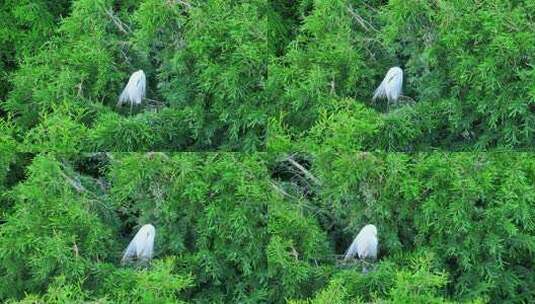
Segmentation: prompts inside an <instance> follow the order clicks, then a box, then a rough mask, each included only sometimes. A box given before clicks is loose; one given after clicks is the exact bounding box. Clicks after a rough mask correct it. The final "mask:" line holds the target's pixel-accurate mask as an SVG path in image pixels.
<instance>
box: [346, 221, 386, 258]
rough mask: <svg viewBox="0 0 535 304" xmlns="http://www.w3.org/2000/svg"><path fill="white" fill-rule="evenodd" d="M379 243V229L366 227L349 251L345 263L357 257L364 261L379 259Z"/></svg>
mask: <svg viewBox="0 0 535 304" xmlns="http://www.w3.org/2000/svg"><path fill="white" fill-rule="evenodd" d="M378 243H379V241H378V240H377V228H376V227H375V226H374V225H371V224H368V225H366V226H364V227H363V228H362V229H361V230H360V232H359V234H357V237H355V239H354V240H353V243H351V246H349V248H348V249H347V251H346V254H345V256H344V261H347V260H349V259H351V258H354V257H355V255H358V257H359V259H362V260H364V259H371V260H375V259H376V258H377V245H378Z"/></svg>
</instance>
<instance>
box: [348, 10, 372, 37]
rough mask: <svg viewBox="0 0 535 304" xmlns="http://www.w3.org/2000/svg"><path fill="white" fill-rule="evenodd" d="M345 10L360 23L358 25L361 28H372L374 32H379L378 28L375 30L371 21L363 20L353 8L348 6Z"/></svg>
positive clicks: (368, 29)
mask: <svg viewBox="0 0 535 304" xmlns="http://www.w3.org/2000/svg"><path fill="white" fill-rule="evenodd" d="M347 11H348V12H349V13H350V14H351V16H353V18H354V19H355V20H356V21H357V22H358V23H359V24H360V26H362V28H364V29H365V30H366V31H370V30H373V31H375V32H379V30H377V29H376V28H375V27H374V26H373V25H372V24H371V23H369V22H368V21H366V20H364V18H362V17H361V16H360V15H359V14H357V12H356V11H355V9H353V8H352V7H351V6H349V7H348V8H347Z"/></svg>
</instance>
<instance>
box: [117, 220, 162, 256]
mask: <svg viewBox="0 0 535 304" xmlns="http://www.w3.org/2000/svg"><path fill="white" fill-rule="evenodd" d="M155 236H156V229H155V228H154V226H152V225H151V224H147V225H143V227H141V228H140V229H139V231H138V232H137V233H136V235H135V236H134V238H133V239H132V241H131V242H130V244H128V247H127V248H126V250H125V251H124V255H123V258H122V260H121V263H123V264H124V263H126V262H130V261H132V260H134V259H137V260H138V261H140V262H143V263H145V262H148V261H149V260H150V259H152V253H153V250H154V237H155Z"/></svg>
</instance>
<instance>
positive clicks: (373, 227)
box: [362, 224, 377, 236]
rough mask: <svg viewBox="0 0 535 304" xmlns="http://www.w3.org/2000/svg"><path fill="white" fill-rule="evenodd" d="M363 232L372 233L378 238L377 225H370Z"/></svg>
mask: <svg viewBox="0 0 535 304" xmlns="http://www.w3.org/2000/svg"><path fill="white" fill-rule="evenodd" d="M362 230H364V231H367V232H369V233H372V234H373V235H375V236H377V227H375V225H372V224H368V225H366V226H364V228H362Z"/></svg>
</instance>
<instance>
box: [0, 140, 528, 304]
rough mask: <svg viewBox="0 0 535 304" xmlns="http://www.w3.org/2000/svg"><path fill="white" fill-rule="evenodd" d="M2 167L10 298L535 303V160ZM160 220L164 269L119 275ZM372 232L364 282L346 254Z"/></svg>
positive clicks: (83, 159)
mask: <svg viewBox="0 0 535 304" xmlns="http://www.w3.org/2000/svg"><path fill="white" fill-rule="evenodd" d="M3 155H5V156H6V158H5V159H6V161H5V162H4V163H2V165H3V166H4V167H3V168H4V169H3V170H4V172H6V170H7V173H6V174H5V175H4V176H6V177H8V178H4V180H3V181H2V185H3V191H4V194H3V201H2V202H3V205H2V207H3V210H2V218H1V219H0V282H2V283H0V299H1V300H2V301H4V302H7V301H12V302H13V301H23V303H24V301H25V302H26V303H32V301H33V302H34V303H40V302H52V303H53V302H58V303H59V302H61V301H64V302H84V301H87V302H91V301H95V302H99V303H100V302H104V303H108V302H109V303H129V302H130V303H131V302H141V303H168V302H179V301H186V300H187V301H190V302H194V303H229V302H240V303H259V302H268V303H281V302H285V301H294V302H295V303H306V301H308V302H311V303H327V302H329V301H330V302H334V303H354V302H357V303H360V302H362V303H368V302H388V303H429V302H431V303H442V302H477V303H480V302H481V303H482V302H492V303H495V302H514V303H516V302H531V301H532V300H533V299H534V298H535V294H534V293H533V290H535V288H534V287H535V281H534V280H533V276H532V275H531V274H532V272H533V271H534V269H533V263H532V256H533V252H534V251H535V238H534V235H535V225H534V223H535V220H534V219H535V212H534V211H533V210H535V208H533V207H534V206H535V188H534V186H533V185H535V161H534V158H533V154H530V153H514V154H511V153H419V154H403V153H369V152H348V151H345V150H337V149H319V150H316V151H311V152H310V153H303V152H302V153H299V154H291V155H287V154H283V153H278V154H275V153H254V154H246V153H177V154H165V153H162V152H150V153H105V152H103V153H89V154H80V153H76V154H68V153H61V154H38V155H32V154H18V153H9V152H7V153H4V154H3ZM2 159H4V158H2ZM6 168H7V169H6ZM21 168H22V169H23V170H25V171H26V175H25V176H21V174H20V173H16V172H18V171H20V170H21ZM14 172H15V174H13V173H14ZM4 207H5V208H4ZM147 223H151V224H153V225H154V226H155V227H156V231H157V232H156V243H155V252H154V259H153V261H152V263H151V264H149V265H146V266H141V265H129V266H123V265H120V258H121V252H122V250H124V248H125V247H126V246H127V244H128V242H129V241H130V239H131V238H132V237H133V235H134V234H135V232H136V231H137V230H138V229H139V227H140V226H141V225H143V224H147ZM367 223H373V224H375V225H376V226H377V227H378V235H379V244H380V245H379V246H380V247H379V256H378V261H377V262H376V263H374V265H372V266H371V271H370V272H368V273H366V274H363V273H362V268H363V267H362V266H363V265H362V263H361V262H358V261H349V262H344V261H342V255H343V254H344V252H345V251H346V249H347V247H348V246H349V245H350V243H351V242H352V240H353V238H354V237H355V235H356V233H357V232H358V231H359V230H360V228H361V227H362V226H363V225H365V224H367ZM304 301H305V302H304Z"/></svg>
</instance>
